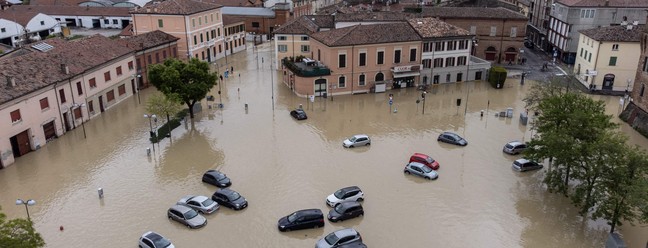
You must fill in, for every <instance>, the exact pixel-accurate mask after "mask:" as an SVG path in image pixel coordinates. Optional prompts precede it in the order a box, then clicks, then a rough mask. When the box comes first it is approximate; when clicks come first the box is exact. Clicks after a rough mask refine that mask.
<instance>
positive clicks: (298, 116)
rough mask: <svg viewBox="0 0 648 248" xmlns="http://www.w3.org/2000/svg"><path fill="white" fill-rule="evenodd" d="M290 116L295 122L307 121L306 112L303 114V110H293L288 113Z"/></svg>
mask: <svg viewBox="0 0 648 248" xmlns="http://www.w3.org/2000/svg"><path fill="white" fill-rule="evenodd" d="M290 116H292V117H293V118H295V119H297V120H306V119H308V116H306V112H304V110H303V109H295V110H293V111H290Z"/></svg>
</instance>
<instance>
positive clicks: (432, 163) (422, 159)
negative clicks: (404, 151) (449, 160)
mask: <svg viewBox="0 0 648 248" xmlns="http://www.w3.org/2000/svg"><path fill="white" fill-rule="evenodd" d="M409 162H410V163H411V162H418V163H421V164H424V165H426V166H427V167H430V168H432V169H433V170H438V169H439V162H437V161H436V160H434V159H433V158H432V157H430V156H428V155H425V154H423V153H414V155H412V156H411V157H410V159H409Z"/></svg>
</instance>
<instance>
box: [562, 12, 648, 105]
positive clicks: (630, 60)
mask: <svg viewBox="0 0 648 248" xmlns="http://www.w3.org/2000/svg"><path fill="white" fill-rule="evenodd" d="M640 39H641V31H640V30H639V27H637V26H634V25H632V24H630V25H627V26H611V27H602V28H594V29H587V30H581V31H580V38H579V39H578V49H577V50H578V53H577V56H576V63H575V66H574V74H575V75H577V78H578V80H579V81H580V82H581V83H582V84H583V85H585V86H586V87H588V88H589V89H590V90H596V91H599V90H600V91H604V92H611V91H616V92H628V91H630V90H632V87H633V84H634V79H635V74H636V71H637V70H636V68H637V64H638V63H639V56H640V54H641V48H640V47H639V42H640Z"/></svg>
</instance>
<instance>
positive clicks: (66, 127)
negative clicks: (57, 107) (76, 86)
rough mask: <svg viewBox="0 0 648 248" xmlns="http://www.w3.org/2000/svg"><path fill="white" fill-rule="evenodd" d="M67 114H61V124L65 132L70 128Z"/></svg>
mask: <svg viewBox="0 0 648 248" xmlns="http://www.w3.org/2000/svg"><path fill="white" fill-rule="evenodd" d="M68 116H70V115H68V112H65V113H63V124H64V125H65V131H66V132H67V131H70V130H72V128H70V118H69V117H68Z"/></svg>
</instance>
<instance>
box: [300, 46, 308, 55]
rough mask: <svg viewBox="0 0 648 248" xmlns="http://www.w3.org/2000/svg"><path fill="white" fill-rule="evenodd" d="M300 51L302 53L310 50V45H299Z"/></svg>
mask: <svg viewBox="0 0 648 248" xmlns="http://www.w3.org/2000/svg"><path fill="white" fill-rule="evenodd" d="M301 52H302V53H307V52H310V46H309V45H301Z"/></svg>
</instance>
